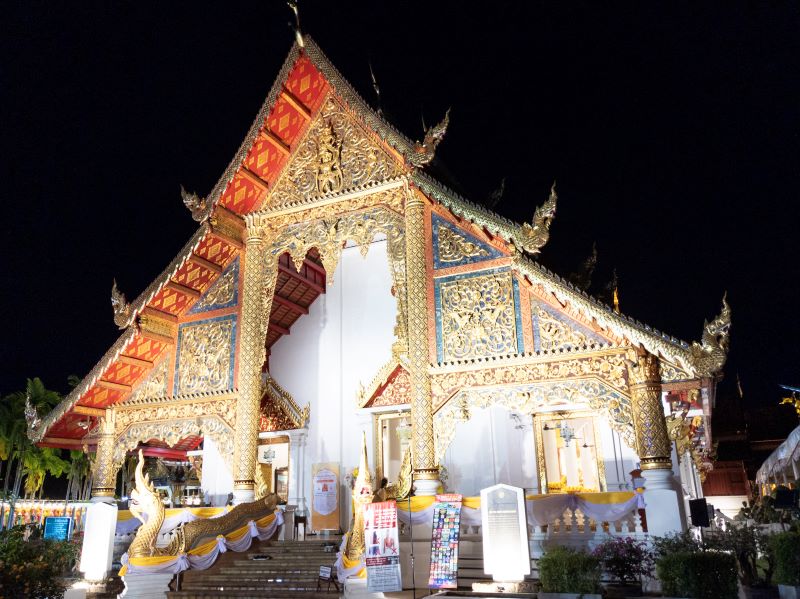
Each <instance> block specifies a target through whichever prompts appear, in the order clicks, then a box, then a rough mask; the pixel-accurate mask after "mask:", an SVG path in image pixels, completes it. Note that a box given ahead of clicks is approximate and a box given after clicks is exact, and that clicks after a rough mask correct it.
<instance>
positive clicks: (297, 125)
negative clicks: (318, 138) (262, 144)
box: [267, 97, 306, 146]
mask: <svg viewBox="0 0 800 599" xmlns="http://www.w3.org/2000/svg"><path fill="white" fill-rule="evenodd" d="M305 123H306V119H305V117H304V116H303V115H302V114H300V112H299V111H298V110H297V109H296V108H295V107H294V106H292V105H291V104H290V103H289V102H288V101H287V100H286V98H284V97H279V98H278V101H277V102H275V106H274V107H273V108H272V111H271V112H270V113H269V117H267V128H268V129H269V130H270V131H271V132H272V133H274V134H275V135H277V136H278V137H280V138H281V139H282V140H283V142H284V143H285V144H286V145H287V146H291V145H292V144H293V143H294V142H295V141H296V140H297V136H298V135H299V134H300V131H301V129H302V128H303V125H305Z"/></svg>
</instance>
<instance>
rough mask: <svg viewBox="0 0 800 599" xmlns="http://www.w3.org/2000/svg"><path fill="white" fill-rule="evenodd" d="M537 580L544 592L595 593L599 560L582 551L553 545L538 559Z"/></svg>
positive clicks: (597, 586) (597, 585)
mask: <svg viewBox="0 0 800 599" xmlns="http://www.w3.org/2000/svg"><path fill="white" fill-rule="evenodd" d="M539 581H540V582H541V584H542V589H541V590H542V591H543V592H545V593H597V592H599V589H600V561H599V560H598V559H597V558H596V557H594V556H592V555H589V554H588V553H584V552H583V551H575V550H574V549H569V548H568V547H553V548H552V549H548V550H547V552H546V553H545V554H544V555H543V556H542V557H541V558H540V559H539Z"/></svg>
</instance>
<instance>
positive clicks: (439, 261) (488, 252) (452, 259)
mask: <svg viewBox="0 0 800 599" xmlns="http://www.w3.org/2000/svg"><path fill="white" fill-rule="evenodd" d="M431 225H432V227H431V228H432V233H433V267H434V268H436V269H439V268H451V267H453V266H462V265H464V264H475V263H476V262H483V261H484V260H493V259H495V258H501V257H502V256H504V255H505V254H503V253H502V252H501V251H499V250H498V249H497V248H494V247H492V246H491V245H489V244H487V243H485V242H483V241H481V240H480V239H478V238H477V237H475V236H474V235H470V234H469V233H467V232H466V231H464V230H463V229H461V228H459V227H457V226H456V225H454V224H452V223H450V222H448V221H446V220H445V219H443V218H442V217H440V216H438V215H436V214H434V215H433V216H432V220H431Z"/></svg>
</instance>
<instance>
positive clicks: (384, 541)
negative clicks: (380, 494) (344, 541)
mask: <svg viewBox="0 0 800 599" xmlns="http://www.w3.org/2000/svg"><path fill="white" fill-rule="evenodd" d="M364 547H365V556H364V557H365V559H364V562H365V565H366V567H367V592H368V593H381V592H385V591H402V590H403V582H402V580H401V579H400V538H399V537H398V535H397V504H396V503H395V501H394V500H392V501H384V502H382V503H368V504H366V505H365V506H364Z"/></svg>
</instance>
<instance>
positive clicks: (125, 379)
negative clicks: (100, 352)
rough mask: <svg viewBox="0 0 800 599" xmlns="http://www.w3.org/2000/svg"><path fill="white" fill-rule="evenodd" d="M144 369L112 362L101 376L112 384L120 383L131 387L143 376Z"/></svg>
mask: <svg viewBox="0 0 800 599" xmlns="http://www.w3.org/2000/svg"><path fill="white" fill-rule="evenodd" d="M144 372H145V369H144V368H142V367H141V366H134V365H133V364H124V363H123V362H114V363H113V364H112V365H111V366H109V367H108V370H106V371H105V373H104V374H103V379H104V380H106V381H111V382H112V383H122V384H123V385H133V384H134V383H135V382H136V381H138V380H139V378H140V377H141V376H142V375H143V374H144Z"/></svg>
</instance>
